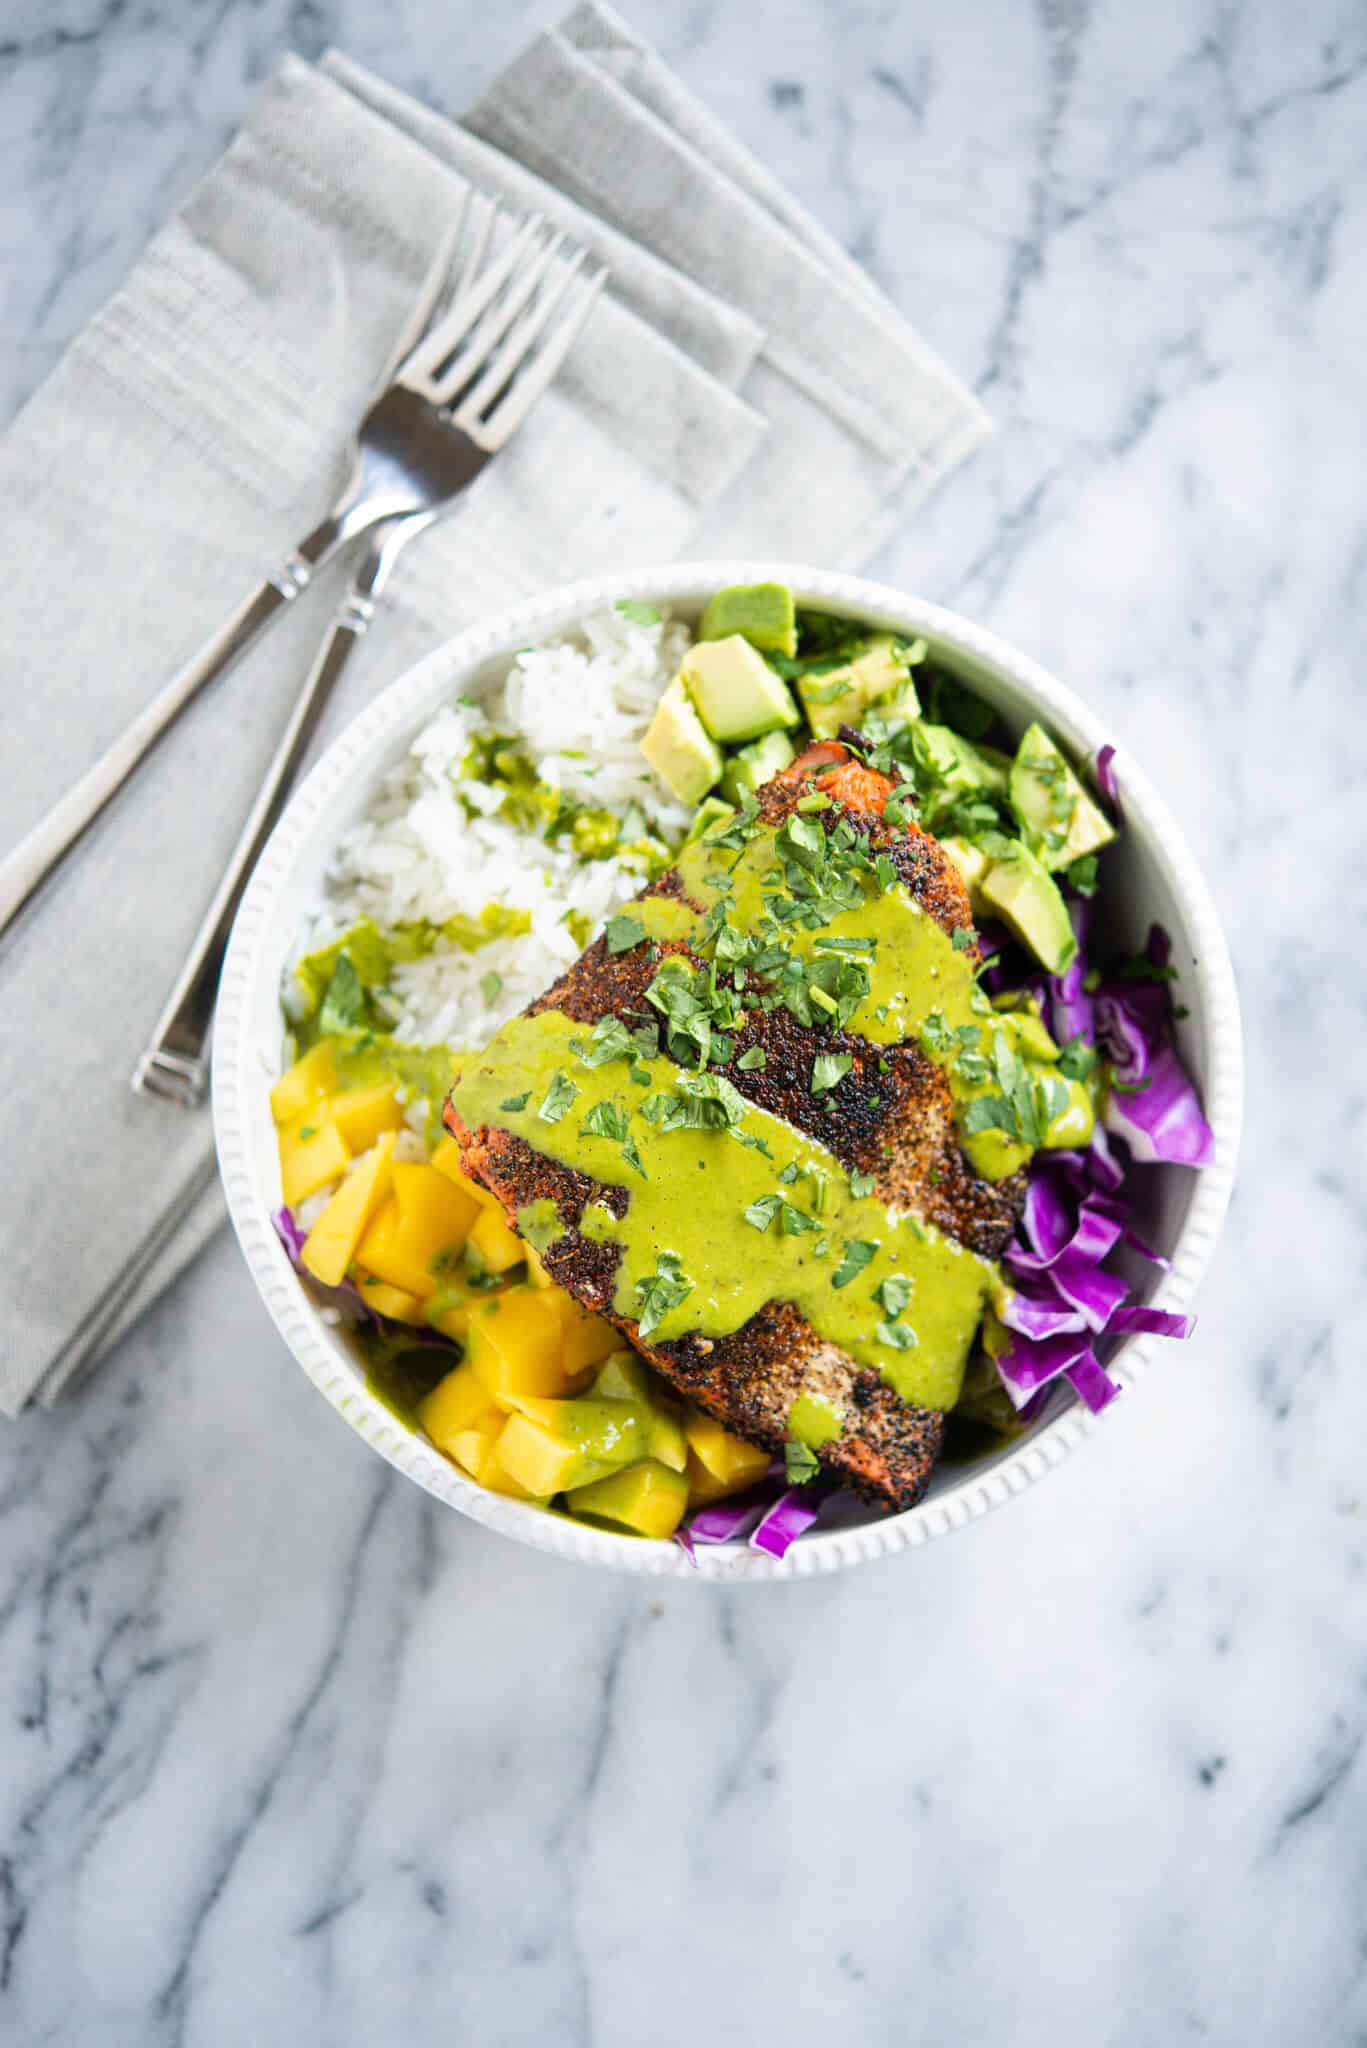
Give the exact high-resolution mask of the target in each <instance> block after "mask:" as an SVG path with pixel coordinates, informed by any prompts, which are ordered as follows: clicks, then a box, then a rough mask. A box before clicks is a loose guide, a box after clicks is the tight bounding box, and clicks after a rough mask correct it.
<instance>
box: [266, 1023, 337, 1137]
mask: <svg viewBox="0 0 1367 2048" xmlns="http://www.w3.org/2000/svg"><path fill="white" fill-rule="evenodd" d="M336 1086H337V1062H336V1061H335V1060H334V1059H333V1057H332V1047H331V1046H330V1045H329V1044H328V1042H327V1040H326V1039H320V1040H319V1041H318V1043H317V1045H315V1046H314V1048H313V1050H312V1051H311V1052H306V1053H305V1054H304V1057H303V1058H302V1059H301V1060H296V1061H295V1063H294V1065H293V1066H292V1067H291V1068H290V1069H289V1071H288V1072H287V1073H284V1074H282V1075H281V1076H280V1079H279V1080H278V1081H277V1082H276V1084H275V1086H274V1087H273V1088H272V1090H271V1115H272V1116H273V1117H274V1118H275V1121H276V1122H277V1123H278V1124H297V1123H298V1122H299V1119H300V1118H301V1117H302V1116H303V1114H304V1111H305V1110H306V1109H308V1108H309V1107H310V1106H311V1105H312V1104H313V1103H315V1102H321V1100H322V1098H323V1097H324V1096H325V1095H331V1093H332V1091H333V1089H334V1088H335V1087H336Z"/></svg>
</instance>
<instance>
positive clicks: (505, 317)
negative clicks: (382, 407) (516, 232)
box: [428, 233, 565, 405]
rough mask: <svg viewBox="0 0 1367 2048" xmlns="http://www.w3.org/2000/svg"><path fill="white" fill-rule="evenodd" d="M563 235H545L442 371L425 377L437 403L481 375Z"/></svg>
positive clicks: (447, 400)
mask: <svg viewBox="0 0 1367 2048" xmlns="http://www.w3.org/2000/svg"><path fill="white" fill-rule="evenodd" d="M564 242H565V237H564V235H563V234H559V233H556V234H552V235H548V236H547V238H546V240H545V241H544V242H543V243H542V245H541V247H540V248H539V249H537V250H536V251H535V252H534V254H533V255H532V257H531V258H530V260H529V261H528V262H527V263H526V264H524V265H523V266H522V267H521V268H520V269H519V271H518V272H517V275H516V276H515V277H514V278H513V280H512V282H511V283H510V284H509V285H508V286H507V287H506V289H505V290H503V291H502V292H500V293H499V295H498V297H497V298H496V299H495V300H494V303H493V305H492V306H490V308H489V310H488V311H487V312H486V313H485V315H484V317H483V319H482V320H481V321H480V323H479V325H478V326H477V327H476V328H475V330H474V332H473V333H472V334H471V335H470V336H469V338H468V340H467V341H466V342H465V343H464V344H463V346H462V347H461V349H460V352H459V354H458V355H457V356H456V357H455V358H454V360H453V361H452V362H450V363H449V364H448V365H447V366H446V368H445V369H444V370H443V371H442V372H441V374H440V376H433V377H431V378H429V380H428V391H429V395H430V397H431V398H432V400H433V402H434V403H435V404H437V405H451V404H453V403H454V402H455V400H456V399H458V398H459V397H460V395H461V393H462V392H463V391H464V390H465V387H466V386H467V385H468V384H470V383H471V382H472V381H473V380H474V379H475V378H477V377H480V376H482V374H483V372H484V370H485V367H486V365H487V364H488V362H489V359H490V357H491V355H492V354H493V352H494V350H495V349H496V348H497V347H498V344H499V343H500V342H501V341H502V339H503V337H504V335H505V334H506V333H507V332H508V329H509V328H510V327H511V326H512V324H513V322H514V321H515V320H516V318H517V316H518V314H519V313H520V312H521V311H522V308H523V307H524V306H525V305H526V304H527V302H528V300H530V299H532V298H533V297H534V296H535V294H536V292H537V291H538V290H539V289H540V287H541V284H542V281H543V279H544V278H545V277H546V275H547V273H548V272H549V270H550V267H551V265H552V263H553V262H554V261H555V258H556V256H557V255H558V254H559V252H560V250H561V249H562V248H563V247H564Z"/></svg>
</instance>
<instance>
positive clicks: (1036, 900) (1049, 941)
mask: <svg viewBox="0 0 1367 2048" xmlns="http://www.w3.org/2000/svg"><path fill="white" fill-rule="evenodd" d="M982 893H983V900H984V901H985V902H986V903H988V904H990V906H991V907H992V909H993V910H995V911H997V912H998V913H999V915H1000V916H1001V917H1002V918H1003V919H1004V920H1005V922H1006V923H1007V924H1008V925H1009V926H1010V927H1011V929H1012V931H1013V932H1014V933H1015V934H1016V937H1017V938H1018V939H1019V940H1020V942H1021V944H1022V945H1023V946H1027V947H1028V948H1029V950H1030V951H1031V952H1032V953H1033V954H1034V956H1035V958H1036V959H1037V960H1038V961H1039V962H1040V964H1041V965H1042V966H1043V967H1044V968H1045V969H1046V970H1047V971H1048V972H1049V973H1050V974H1063V973H1066V971H1067V969H1068V968H1069V967H1071V965H1072V963H1073V960H1074V957H1075V955H1076V953H1077V940H1076V938H1075V937H1074V936H1073V926H1072V921H1071V919H1070V918H1069V916H1068V906H1067V904H1066V903H1065V902H1064V900H1063V897H1062V895H1061V893H1060V891H1059V886H1058V884H1057V882H1056V881H1055V880H1054V878H1053V876H1052V875H1051V874H1050V873H1049V871H1048V869H1047V868H1046V867H1045V866H1044V865H1043V863H1042V862H1041V861H1039V860H1037V859H1036V858H1035V856H1034V854H1033V853H1031V851H1030V849H1029V847H1028V846H1025V845H1024V844H1021V845H1018V846H1016V847H1015V848H1014V850H1013V852H1012V855H1011V857H1010V859H1009V860H994V861H993V863H992V865H991V867H989V869H988V871H987V873H986V875H985V876H984V877H983V882H982Z"/></svg>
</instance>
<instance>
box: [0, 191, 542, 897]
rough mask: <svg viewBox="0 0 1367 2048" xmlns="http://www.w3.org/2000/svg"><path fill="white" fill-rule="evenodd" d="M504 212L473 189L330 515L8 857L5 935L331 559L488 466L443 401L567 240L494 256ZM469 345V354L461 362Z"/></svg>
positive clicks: (528, 242) (533, 241)
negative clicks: (168, 739) (454, 283)
mask: <svg viewBox="0 0 1367 2048" xmlns="http://www.w3.org/2000/svg"><path fill="white" fill-rule="evenodd" d="M481 215H482V218H481ZM497 217H498V209H497V208H496V207H495V206H493V205H492V203H491V202H489V201H488V200H484V199H476V197H475V195H473V194H467V196H466V201H465V204H464V206H463V208H462V210H461V214H460V216H459V218H458V219H457V221H456V223H455V226H454V227H453V229H452V231H451V232H450V234H448V235H447V236H446V237H445V238H444V239H443V241H442V244H441V246H440V247H439V249H438V250H437V252H436V256H435V258H434V260H433V262H432V265H431V267H430V269H429V270H428V273H427V276H426V278H425V279H424V281H423V285H422V289H421V291H420V292H419V295H418V300H417V303H416V305H415V306H414V309H413V312H412V314H411V315H410V318H409V320H408V322H407V323H406V326H405V330H404V332H403V334H402V335H401V336H400V337H399V340H398V342H397V344H396V347H395V349H394V352H393V354H392V356H391V358H390V364H389V369H388V371H387V373H386V374H387V376H388V377H389V379H390V381H389V382H388V383H387V385H386V387H385V388H384V389H383V390H382V391H381V392H380V395H379V396H378V398H376V400H375V401H374V403H373V404H372V405H371V407H370V410H369V412H368V413H367V414H366V416H365V418H364V420H363V421H362V422H361V425H360V428H359V430H358V433H357V437H356V441H355V443H354V445H353V448H352V459H351V466H350V473H349V475H348V478H347V481H346V484H345V485H344V487H343V489H342V491H341V494H340V496H339V497H338V499H337V501H336V503H335V504H334V505H333V507H332V509H331V511H330V512H329V513H328V515H327V517H326V518H325V519H324V520H323V521H322V522H321V523H320V524H319V525H318V526H316V527H315V528H314V529H313V532H312V533H310V534H308V535H307V536H306V538H305V539H303V540H301V541H300V543H299V545H298V547H297V548H295V549H294V551H293V552H292V553H291V554H289V555H288V556H287V557H286V558H285V560H284V561H283V562H282V563H281V565H280V567H279V568H278V569H276V570H275V571H274V573H273V574H272V575H270V576H268V577H267V578H266V580H265V582H264V583H262V584H260V585H259V586H258V587H257V589H255V590H254V591H252V592H251V593H250V595H249V596H248V597H246V598H244V599H243V601H242V603H241V604H240V605H239V606H238V607H237V609H236V611H234V612H233V613H232V614H231V616H230V617H229V618H227V619H226V620H225V621H224V623H223V625H222V626H220V627H219V629H218V631H217V632H216V633H214V634H213V635H212V636H211V638H210V639H208V640H207V641H206V642H205V643H204V645H203V646H202V647H201V648H200V649H199V651H198V653H196V654H195V655H193V656H192V657H191V659H190V660H189V661H188V662H187V663H186V664H185V666H184V667H183V668H181V669H179V670H178V671H177V673H176V674H175V675H174V676H172V677H171V679H170V681H169V682H168V683H166V684H165V685H164V686H163V688H162V689H161V690H160V691H159V692H158V694H157V695H156V696H155V697H154V698H153V699H152V701H151V703H150V704H148V705H146V706H145V707H144V709H143V710H142V711H140V712H139V714H138V716H137V717H136V718H135V719H134V720H133V722H132V723H131V725H129V726H128V727H127V729H126V730H125V731H124V732H123V733H121V734H120V736H119V738H118V739H117V740H115V741H114V743H113V745H112V746H110V747H109V748H108V749H107V750H106V752H105V753H104V754H102V755H101V756H100V758H99V760H97V761H96V762H95V763H94V764H93V765H92V766H91V767H90V768H88V769H87V770H86V771H85V773H84V774H83V775H82V776H81V777H80V778H79V779H78V780H77V781H76V782H75V783H73V784H72V786H71V788H70V789H69V790H68V791H67V792H66V794H65V795H64V796H62V797H60V798H59V799H58V801H57V803H56V804H54V805H53V807H52V809H51V810H50V811H49V812H48V813H47V815H46V817H44V818H42V819H40V820H39V822H38V823H37V825H35V826H34V828H33V830H32V831H31V832H30V833H28V835H27V836H26V837H25V838H24V839H22V840H21V841H20V843H19V845H18V846H16V847H15V848H14V849H13V851H12V852H11V853H10V854H8V855H7V856H6V858H5V859H4V860H3V861H0V932H3V931H4V929H5V927H6V926H7V925H8V924H9V922H10V920H11V919H12V918H13V917H14V916H16V914H17V913H18V912H19V911H20V910H21V909H22V908H23V906H24V904H25V903H26V902H27V901H28V899H29V897H30V896H31V895H32V894H33V892H34V890H35V889H36V888H37V887H38V885H39V883H40V882H41V881H43V880H44V878H45V877H46V876H47V875H48V874H50V873H51V871H52V869H53V868H54V867H55V866H56V865H57V863H58V862H59V861H60V860H61V859H62V857H63V856H64V855H65V854H66V853H68V852H69V851H70V849H71V847H72V846H73V845H74V844H75V843H76V841H77V840H78V839H79V838H80V836H81V834H82V833H83V832H84V831H85V830H86V829H87V827H88V826H89V825H90V824H91V823H93V821H94V819H95V818H96V817H98V815H99V813H100V812H101V811H102V810H103V809H104V806H105V805H106V804H107V803H108V802H109V799H110V798H111V797H112V796H113V795H114V794H115V792H116V791H117V790H118V789H120V788H122V786H123V784H124V783H125V782H126V781H127V780H128V777H129V776H130V775H131V774H132V772H133V770H134V769H135V768H136V767H137V765H138V763H139V762H140V761H142V760H143V759H144V758H145V756H146V755H147V754H148V753H149V752H150V751H151V749H152V747H154V746H155V745H156V743H157V741H158V740H159V739H160V738H161V736H162V734H163V733H164V732H165V731H166V729H167V727H168V726H170V725H171V724H172V723H173V722H174V720H175V719H177V718H178V717H179V716H180V714H181V712H182V711H183V710H184V709H185V707H186V705H187V704H188V703H189V702H190V701H191V699H192V698H194V697H195V696H197V695H198V693H199V692H200V691H201V690H202V689H203V688H204V687H205V685H206V684H207V683H210V682H212V681H214V679H215V678H216V677H218V676H221V675H222V674H223V673H224V671H225V670H226V669H227V668H229V667H230V666H231V665H232V663H233V662H234V661H236V660H237V658H238V657H239V655H241V654H242V653H243V652H244V650H245V649H246V648H247V647H248V646H250V645H251V643H252V642H253V641H254V640H255V639H256V637H257V635H258V634H259V633H260V632H261V630H262V628H263V627H264V626H265V625H266V624H267V623H268V622H269V621H270V620H271V619H273V618H275V617H276V616H278V614H279V613H280V612H281V611H282V610H283V609H284V607H285V606H286V605H288V604H290V603H292V602H293V600H294V599H295V598H296V597H298V595H299V593H300V591H302V590H303V589H305V588H306V587H307V585H308V584H309V583H310V582H311V581H312V579H313V577H314V576H315V574H316V573H317V571H318V570H319V569H320V568H321V567H322V566H323V564H324V563H325V562H327V561H329V560H330V559H331V558H332V557H333V556H334V555H335V554H336V553H337V552H338V550H339V549H341V548H343V547H344V546H346V545H347V543H348V542H350V541H352V540H354V539H355V538H356V536H357V535H359V534H361V533H363V532H365V531H366V530H367V529H368V528H371V527H374V526H376V525H377V524H378V523H379V522H380V521H381V520H385V519H390V518H393V517H395V516H396V515H400V514H410V513H416V512H420V511H423V510H424V509H426V508H428V507H431V506H433V505H438V504H440V503H443V502H444V501H445V500H446V499H447V498H449V497H450V496H451V494H452V493H453V491H457V490H459V489H461V488H462V486H463V485H464V484H465V483H468V482H469V480H470V478H471V477H472V476H473V475H474V474H475V473H476V471H477V469H478V467H479V464H478V463H476V464H475V466H474V467H473V468H472V467H471V456H470V450H469V447H468V444H467V441H466V440H465V439H464V438H463V437H461V436H459V435H454V434H452V433H451V432H450V430H449V428H448V427H447V426H446V425H445V424H444V422H443V421H442V420H441V419H440V418H439V416H438V414H439V409H440V408H441V407H443V406H444V405H448V404H449V403H450V401H451V399H452V398H454V397H455V396H456V395H457V394H458V393H459V392H460V390H461V389H463V380H462V379H461V378H460V377H458V376H457V375H456V372H457V367H458V364H459V363H460V361H461V360H462V358H464V359H466V363H467V368H468V367H469V352H470V350H471V349H472V348H474V347H475V345H476V334H477V332H478V331H479V330H480V328H481V326H482V324H483V322H485V321H493V322H494V324H495V325H496V326H497V324H498V316H499V315H500V311H501V313H502V315H503V316H505V317H504V318H503V324H502V327H500V328H499V332H503V331H504V330H505V329H506V327H507V325H508V320H509V319H510V318H511V316H512V314H515V313H516V312H517V311H519V310H520V309H521V308H522V307H523V306H525V305H527V304H528V302H529V300H530V301H531V303H532V304H533V306H534V305H535V293H536V291H537V289H538V287H539V284H540V282H541V281H542V280H543V279H544V277H545V274H546V272H547V270H548V269H549V267H550V265H551V263H552V261H553V258H554V256H555V254H556V252H557V250H558V248H559V246H560V240H561V238H559V237H557V236H553V235H550V234H549V233H548V231H547V229H546V227H545V224H544V223H543V222H542V221H540V220H539V219H535V218H533V219H528V220H525V221H524V222H523V223H522V225H521V226H520V227H519V228H518V229H517V230H516V232H515V233H514V234H512V235H511V236H510V237H509V239H508V241H507V242H506V243H505V245H504V247H503V248H502V249H501V250H500V251H499V253H498V254H497V255H496V256H495V257H494V258H493V260H492V261H490V260H488V252H489V248H490V244H491V241H492V238H493V234H494V228H495V222H496V219H497ZM466 240H468V241H469V243H470V250H469V254H468V256H467V257H466V260H465V261H464V263H463V265H462V270H461V284H460V286H459V288H458V290H457V293H456V296H455V299H454V302H453V303H452V305H451V307H450V310H449V312H448V313H447V315H446V317H445V318H444V319H442V320H440V321H438V322H437V324H436V325H435V326H433V325H432V316H433V313H434V311H435V309H436V306H437V303H438V300H439V299H440V297H441V295H442V291H443V288H444V287H445V285H446V283H447V279H448V275H449V272H450V268H451V262H452V257H453V254H454V252H455V250H456V248H457V246H458V245H460V244H461V243H463V242H465V241H466ZM519 294H520V296H519ZM462 343H464V344H465V348H464V349H463V350H462V356H461V357H457V358H456V360H455V361H451V358H452V356H453V354H454V352H455V351H456V350H457V349H460V348H461V344H462ZM443 393H445V394H446V395H445V396H443V395H442V394H443ZM301 402H302V394H301ZM528 402H530V401H528Z"/></svg>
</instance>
